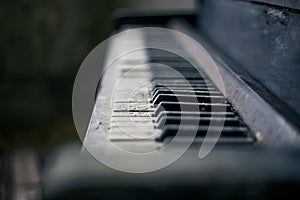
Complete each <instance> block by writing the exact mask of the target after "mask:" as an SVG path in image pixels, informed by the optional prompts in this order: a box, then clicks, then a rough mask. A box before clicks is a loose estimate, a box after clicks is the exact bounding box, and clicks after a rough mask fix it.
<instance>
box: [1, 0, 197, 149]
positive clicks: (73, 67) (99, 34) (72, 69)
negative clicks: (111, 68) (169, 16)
mask: <svg viewBox="0 0 300 200" xmlns="http://www.w3.org/2000/svg"><path fill="white" fill-rule="evenodd" d="M193 6H194V3H193V1H191V0H189V1H179V0H178V1H177V2H176V3H174V1H172V0H164V1H158V0H154V1H142V0H130V1H124V0H109V1H100V0H85V1H84V0H82V1H80V0H19V1H13V0H6V1H3V0H2V1H1V2H0V26H1V31H0V92H1V98H0V105H1V113H0V120H1V128H0V150H4V151H6V150H13V149H17V148H27V147H30V148H34V149H37V150H40V151H47V150H49V149H52V147H53V146H56V145H59V144H62V143H65V142H67V141H70V140H77V141H79V138H78V136H77V134H76V130H75V127H74V124H73V118H72V109H71V102H72V99H71V97H72V87H73V82H74V79H75V76H76V73H77V70H78V68H79V66H80V64H81V62H82V61H83V59H84V58H85V56H86V55H87V54H88V53H89V52H90V51H91V50H92V49H93V48H94V47H95V46H96V45H97V44H99V43H100V42H102V41H103V40H104V39H106V38H107V37H108V36H109V34H110V33H111V31H112V28H113V27H112V26H113V24H112V14H113V11H114V10H116V9H118V8H128V7H135V8H147V9H154V10H157V9H160V10H172V9H173V10H178V9H181V10H185V9H186V10H190V9H191V8H193Z"/></svg>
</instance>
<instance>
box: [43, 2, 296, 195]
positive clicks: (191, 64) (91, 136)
mask: <svg viewBox="0 0 300 200" xmlns="http://www.w3.org/2000/svg"><path fill="white" fill-rule="evenodd" d="M198 2H199V11H198V12H197V13H182V12H176V13H165V12H164V13H160V12H157V13H154V12H149V13H148V12H141V11H137V12H133V11H122V12H118V13H117V14H116V17H115V22H114V24H115V29H114V31H113V32H112V36H111V38H109V39H108V40H107V41H106V42H105V45H103V46H101V47H100V46H99V48H98V47H96V48H95V49H94V50H93V51H92V52H91V53H90V55H89V56H88V57H87V58H86V60H85V61H84V62H83V64H82V66H81V71H79V73H78V75H77V79H76V81H75V86H74V91H73V92H74V93H73V108H74V110H73V111H74V118H75V124H76V128H77V130H78V131H79V133H80V137H81V139H82V142H83V144H82V145H78V146H73V145H71V146H67V147H65V148H63V149H61V150H59V151H57V153H55V154H54V155H53V156H52V157H51V158H49V159H48V161H47V162H46V165H45V166H46V168H45V170H44V171H43V191H44V195H45V197H46V199H100V198H101V199H115V198H131V199H140V198H142V199H186V198H210V199H229V198H230V199H232V198H238V199H250V198H254V199H274V198H275V199H277V198H286V197H292V196H297V195H298V187H299V185H300V167H299V166H300V165H299V164H300V157H299V152H300V149H299V136H300V135H299V134H300V132H299V127H300V123H299V119H300V118H299V107H298V106H297V105H299V103H300V101H299V95H298V94H299V93H297V92H299V89H300V88H299V84H297V83H299V77H298V74H299V72H300V71H299V69H300V68H299V65H300V62H299V55H300V54H299V52H300V43H299V40H300V39H299V38H300V37H299V36H300V31H299V27H300V26H297V25H299V23H300V16H299V9H300V4H299V2H298V1H292V0H288V1H283V2H281V1H277V0H255V1H248V0H240V1H233V0H223V1H217V0H200V1H198ZM100 57H103V59H102V60H101V59H100ZM98 58H99V60H101V62H100V61H99V60H98ZM101 66H102V68H101ZM297 72H298V73H297ZM81 84H86V85H84V86H83V87H76V86H79V85H81ZM87 88H89V90H87ZM89 103H90V104H91V106H90V107H89V106H88V104H89ZM79 107H80V108H81V109H79ZM82 108H83V109H82ZM81 115H88V116H89V117H87V118H86V120H85V121H84V120H83V121H80V120H79V118H78V116H81Z"/></svg>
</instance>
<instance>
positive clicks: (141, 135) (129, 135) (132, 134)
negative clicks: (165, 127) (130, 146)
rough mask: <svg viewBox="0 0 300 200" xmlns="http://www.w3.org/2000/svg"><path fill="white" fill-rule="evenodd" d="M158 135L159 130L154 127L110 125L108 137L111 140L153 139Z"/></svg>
mask: <svg viewBox="0 0 300 200" xmlns="http://www.w3.org/2000/svg"><path fill="white" fill-rule="evenodd" d="M158 135H159V131H157V130H155V129H145V128H140V129H139V128H136V127H125V126H123V127H121V126H117V127H112V128H110V134H109V135H108V138H109V139H110V140H111V141H121V140H152V141H153V140H154V139H155V138H156V137H157V136H158Z"/></svg>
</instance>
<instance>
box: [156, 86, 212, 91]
mask: <svg viewBox="0 0 300 200" xmlns="http://www.w3.org/2000/svg"><path fill="white" fill-rule="evenodd" d="M161 89H168V90H171V91H177V90H186V91H187V90H189V91H195V92H202V91H206V92H209V91H216V88H215V87H176V86H170V87H164V86H158V87H155V88H153V89H152V92H155V91H156V90H161Z"/></svg>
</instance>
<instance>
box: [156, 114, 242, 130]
mask: <svg viewBox="0 0 300 200" xmlns="http://www.w3.org/2000/svg"><path fill="white" fill-rule="evenodd" d="M169 124H174V125H176V124H181V125H199V126H202V125H210V124H211V125H220V126H222V125H224V126H239V125H240V122H239V119H238V118H237V117H234V118H227V117H199V116H197V117H187V116H165V117H161V118H160V120H159V121H158V123H157V125H155V128H160V129H161V128H163V127H164V126H166V125H169Z"/></svg>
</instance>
